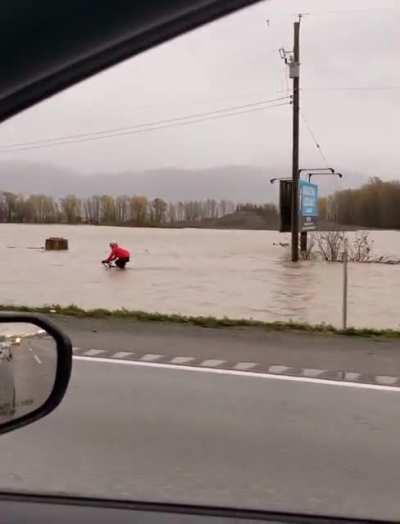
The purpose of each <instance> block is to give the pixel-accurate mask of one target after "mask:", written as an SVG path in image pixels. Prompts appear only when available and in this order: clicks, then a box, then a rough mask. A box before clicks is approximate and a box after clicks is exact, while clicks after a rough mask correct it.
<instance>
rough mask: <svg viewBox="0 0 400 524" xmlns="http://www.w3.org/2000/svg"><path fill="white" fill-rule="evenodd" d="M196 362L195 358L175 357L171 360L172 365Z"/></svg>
mask: <svg viewBox="0 0 400 524" xmlns="http://www.w3.org/2000/svg"><path fill="white" fill-rule="evenodd" d="M192 360H194V357H175V358H173V359H172V360H170V363H171V364H187V363H188V362H192Z"/></svg>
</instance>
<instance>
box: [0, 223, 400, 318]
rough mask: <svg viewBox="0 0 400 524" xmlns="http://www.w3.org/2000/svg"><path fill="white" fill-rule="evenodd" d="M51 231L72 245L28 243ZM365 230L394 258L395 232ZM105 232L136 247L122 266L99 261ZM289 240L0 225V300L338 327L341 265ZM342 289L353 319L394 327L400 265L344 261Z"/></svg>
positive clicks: (266, 234) (252, 234)
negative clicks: (303, 252) (291, 250)
mask: <svg viewBox="0 0 400 524" xmlns="http://www.w3.org/2000/svg"><path fill="white" fill-rule="evenodd" d="M49 236H63V237H65V238H68V239H69V240H70V250H69V251H67V252H64V253H57V252H44V251H38V250H29V249H27V247H26V246H31V245H33V244H37V245H41V244H42V243H43V241H44V239H45V238H46V237H49ZM371 237H372V238H373V240H374V248H375V252H376V254H382V255H387V254H393V255H397V256H400V244H399V243H398V241H397V240H398V238H399V234H398V232H391V231H374V232H371ZM110 238H115V239H117V240H118V241H119V242H121V244H123V245H125V246H127V247H128V248H129V249H131V251H132V252H133V257H132V263H131V264H130V265H129V269H127V270H126V271H124V272H121V271H117V270H115V271H114V270H113V271H106V270H105V269H104V267H102V265H101V264H100V260H102V259H103V258H104V256H105V254H106V253H107V250H108V242H109V239H110ZM287 240H288V238H287V236H285V235H280V234H279V233H277V232H272V231H216V230H191V229H182V230H179V229H176V230H167V229H162V230H161V229H158V230H157V229H149V228H146V229H136V228H109V227H95V226H60V225H59V226H52V225H40V226H34V225H23V224H22V225H21V224H3V225H2V244H3V248H4V249H6V246H7V245H11V244H12V245H14V246H15V248H13V249H10V250H9V251H8V252H7V256H6V257H2V259H1V260H0V274H1V277H0V279H1V282H0V283H1V289H2V302H3V303H5V304H18V305H20V304H27V305H39V304H54V303H59V304H62V305H69V304H77V305H79V306H81V307H84V308H96V307H106V308H110V309H114V308H121V307H124V308H128V309H136V310H144V311H159V312H161V313H181V314H186V315H215V316H220V317H223V316H229V317H234V318H255V319H258V320H266V321H274V320H289V319H293V320H296V321H303V322H314V323H321V322H325V323H329V324H334V325H340V317H341V282H342V267H341V264H323V263H311V262H300V263H299V264H298V265H292V264H291V262H289V260H288V249H287V248H285V247H282V246H280V245H279V244H280V243H286V242H287ZM21 254H23V256H21ZM10 266H11V267H12V268H13V271H12V272H10V271H9V268H10ZM349 286H350V287H349V322H350V324H351V325H354V326H366V327H377V328H379V327H380V328H385V327H397V326H398V324H399V321H398V319H397V316H396V311H397V310H398V301H399V298H398V297H399V296H400V267H398V266H384V265H380V266H378V265H374V264H359V265H350V268H349Z"/></svg>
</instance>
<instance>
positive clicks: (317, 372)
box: [302, 368, 325, 378]
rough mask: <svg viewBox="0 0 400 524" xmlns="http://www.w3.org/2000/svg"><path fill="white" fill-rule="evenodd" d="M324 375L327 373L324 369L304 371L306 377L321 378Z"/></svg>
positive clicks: (305, 369)
mask: <svg viewBox="0 0 400 524" xmlns="http://www.w3.org/2000/svg"><path fill="white" fill-rule="evenodd" d="M322 373H325V370H324V369H313V368H304V369H303V370H302V375H303V376H304V377H314V378H315V377H319V376H320V375H322Z"/></svg>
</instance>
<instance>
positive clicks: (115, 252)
mask: <svg viewBox="0 0 400 524" xmlns="http://www.w3.org/2000/svg"><path fill="white" fill-rule="evenodd" d="M110 248H111V253H110V255H109V257H108V258H106V259H105V260H102V263H103V264H110V262H112V261H115V265H116V266H118V267H119V268H120V269H125V265H126V263H127V262H129V257H130V254H129V251H128V250H127V249H124V248H123V247H120V246H119V245H118V244H117V243H116V242H110Z"/></svg>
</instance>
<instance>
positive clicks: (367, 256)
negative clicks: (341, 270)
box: [303, 231, 373, 263]
mask: <svg viewBox="0 0 400 524" xmlns="http://www.w3.org/2000/svg"><path fill="white" fill-rule="evenodd" d="M344 238H345V237H344V232H343V231H323V232H322V231H319V232H315V233H313V234H312V235H310V242H309V249H308V250H307V253H306V254H305V256H304V257H303V258H304V260H310V259H311V258H313V253H312V251H313V249H314V248H316V249H317V253H316V255H317V256H319V257H321V258H322V260H324V261H325V262H343V258H344ZM372 245H373V242H372V240H370V238H369V233H368V232H366V231H359V232H357V233H356V234H355V236H354V238H353V239H351V240H350V239H348V242H347V259H348V261H349V262H360V263H362V262H371V261H372ZM308 251H310V253H308ZM306 256H307V258H306Z"/></svg>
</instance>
